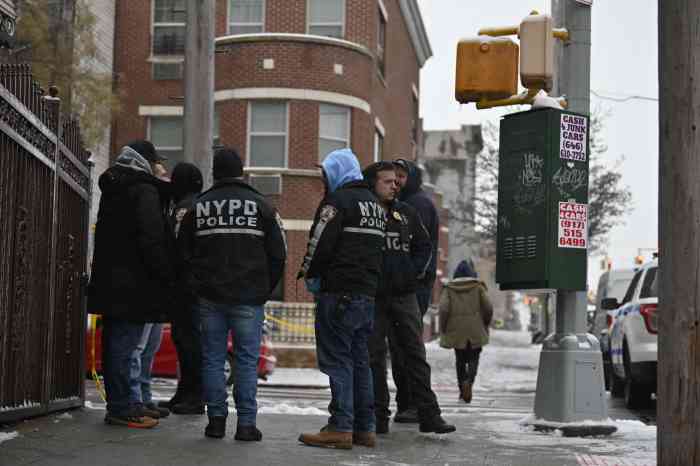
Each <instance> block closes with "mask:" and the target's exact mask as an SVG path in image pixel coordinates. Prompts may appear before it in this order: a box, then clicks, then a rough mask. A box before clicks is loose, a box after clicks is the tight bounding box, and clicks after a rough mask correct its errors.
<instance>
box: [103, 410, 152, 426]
mask: <svg viewBox="0 0 700 466" xmlns="http://www.w3.org/2000/svg"><path fill="white" fill-rule="evenodd" d="M105 424H109V425H111V426H124V427H131V428H133V429H152V428H153V427H155V426H157V425H158V420H157V419H153V418H152V417H148V416H129V415H126V416H118V415H116V414H110V413H107V415H106V416H105Z"/></svg>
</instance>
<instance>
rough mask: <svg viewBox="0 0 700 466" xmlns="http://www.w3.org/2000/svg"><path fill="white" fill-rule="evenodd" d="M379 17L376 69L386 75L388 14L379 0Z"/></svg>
mask: <svg viewBox="0 0 700 466" xmlns="http://www.w3.org/2000/svg"><path fill="white" fill-rule="evenodd" d="M378 9H379V15H378V16H379V17H378V18H377V69H378V70H379V74H380V75H382V77H384V76H385V75H386V47H387V43H388V40H387V39H388V38H387V35H388V34H387V33H388V31H389V15H387V14H386V8H385V7H384V4H383V3H382V2H381V0H379V4H378ZM382 24H384V45H383V46H381V45H380V41H379V37H380V35H381V34H380V32H381V30H382Z"/></svg>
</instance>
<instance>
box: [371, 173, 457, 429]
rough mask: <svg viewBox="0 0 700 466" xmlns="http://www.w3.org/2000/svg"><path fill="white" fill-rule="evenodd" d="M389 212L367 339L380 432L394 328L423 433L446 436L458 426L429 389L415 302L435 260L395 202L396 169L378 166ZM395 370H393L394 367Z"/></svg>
mask: <svg viewBox="0 0 700 466" xmlns="http://www.w3.org/2000/svg"><path fill="white" fill-rule="evenodd" d="M364 176H365V180H366V181H367V183H368V184H369V185H370V186H371V187H372V189H373V191H374V193H375V194H376V195H377V197H378V198H379V201H380V202H381V203H382V205H383V206H384V208H385V209H386V211H387V224H386V249H385V253H384V261H383V267H382V274H381V279H380V281H379V289H378V290H377V311H376V314H375V321H374V331H373V333H372V337H371V338H370V340H369V351H370V364H371V366H372V374H373V375H374V394H375V415H376V419H377V433H378V434H385V433H388V432H389V415H390V414H391V412H390V411H389V387H388V386H387V380H386V377H387V369H386V350H387V347H386V339H387V336H388V333H389V329H390V328H391V329H392V330H393V332H394V338H395V343H396V346H398V347H400V348H401V355H402V357H403V362H404V365H403V368H402V370H403V371H405V374H406V375H407V377H408V380H409V381H410V384H411V387H412V388H413V396H414V399H415V402H416V405H417V407H418V418H419V420H420V431H421V432H436V433H441V434H444V433H448V432H453V431H454V430H455V427H454V426H453V425H450V424H447V423H446V422H445V421H444V419H442V417H441V416H440V407H439V406H438V402H437V398H436V396H435V393H434V392H433V391H432V389H431V387H430V366H429V365H428V363H427V362H426V357H425V346H424V345H423V339H422V333H423V322H422V319H421V315H420V310H419V309H418V302H417V300H416V289H417V287H418V286H419V285H418V283H419V281H420V280H421V279H422V278H423V277H424V276H425V273H426V270H427V268H428V266H429V264H430V261H431V255H432V247H431V244H430V238H429V236H428V232H427V231H426V230H425V227H424V226H423V224H422V222H421V220H420V218H419V217H418V214H417V213H416V210H415V209H414V208H413V207H411V206H409V205H408V204H405V203H403V202H400V201H398V200H396V199H395V197H396V194H397V191H398V189H397V183H396V172H395V166H394V164H393V163H391V162H378V163H375V164H373V165H370V166H369V167H368V168H367V169H365V171H364ZM392 370H393V367H392Z"/></svg>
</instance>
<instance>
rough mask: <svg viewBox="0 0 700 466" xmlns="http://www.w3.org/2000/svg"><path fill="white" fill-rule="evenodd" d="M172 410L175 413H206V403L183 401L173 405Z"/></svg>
mask: <svg viewBox="0 0 700 466" xmlns="http://www.w3.org/2000/svg"><path fill="white" fill-rule="evenodd" d="M170 411H172V412H173V414H204V403H202V402H201V401H200V402H192V401H183V402H180V403H177V404H175V405H173V407H172V408H171V409H170Z"/></svg>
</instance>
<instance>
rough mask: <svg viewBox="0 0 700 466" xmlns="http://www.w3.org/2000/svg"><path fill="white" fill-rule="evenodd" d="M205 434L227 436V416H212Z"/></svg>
mask: <svg viewBox="0 0 700 466" xmlns="http://www.w3.org/2000/svg"><path fill="white" fill-rule="evenodd" d="M204 435H205V436H207V437H211V438H224V437H225V436H226V416H212V417H210V418H209V424H208V425H207V427H206V428H205V429H204Z"/></svg>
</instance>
